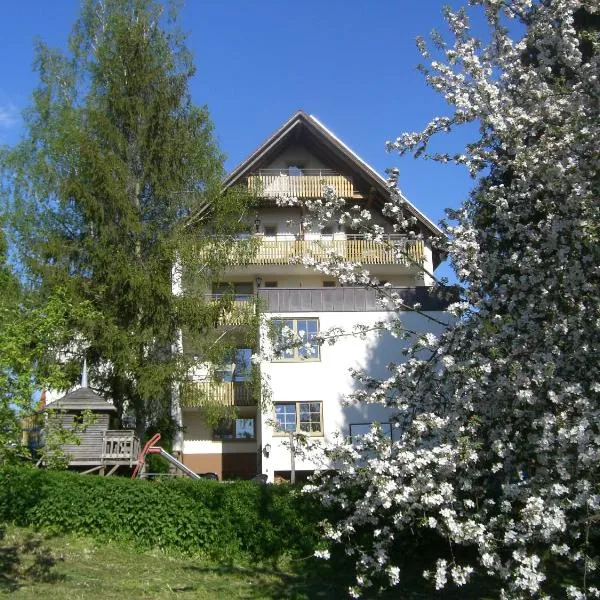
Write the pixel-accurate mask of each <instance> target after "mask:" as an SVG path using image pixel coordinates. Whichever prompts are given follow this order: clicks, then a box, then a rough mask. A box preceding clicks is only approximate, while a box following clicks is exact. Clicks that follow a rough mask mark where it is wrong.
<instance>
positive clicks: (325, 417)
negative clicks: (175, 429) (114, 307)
mask: <svg viewBox="0 0 600 600" xmlns="http://www.w3.org/2000/svg"><path fill="white" fill-rule="evenodd" d="M278 172H279V173H280V174H281V177H282V178H285V177H288V176H292V174H293V176H294V177H296V179H295V181H296V182H298V181H300V180H299V179H298V178H299V177H300V178H302V177H303V176H304V174H305V173H306V174H307V177H308V176H309V175H308V174H309V173H310V174H312V173H315V172H319V173H320V172H327V173H328V174H334V175H333V176H337V177H341V178H344V180H345V182H346V184H348V185H351V186H352V189H351V192H352V195H353V198H352V203H353V204H354V203H363V205H364V206H368V208H369V210H370V211H371V213H372V214H373V215H374V219H375V221H376V222H378V223H379V224H381V225H382V226H383V227H384V229H385V231H386V232H387V233H390V234H391V233H392V232H393V228H392V224H391V223H389V222H388V221H386V219H385V218H384V217H383V216H382V215H381V212H380V209H378V207H380V206H381V205H382V204H383V202H384V201H385V197H386V194H387V193H388V191H387V187H386V182H385V181H384V180H383V179H382V178H381V177H379V176H378V175H377V174H375V173H374V171H373V170H372V169H371V168H370V167H368V165H366V164H365V163H364V162H363V161H361V160H360V159H359V158H358V157H357V156H356V155H355V154H354V153H352V151H350V150H349V149H348V148H347V147H346V146H344V145H343V143H342V142H340V140H338V139H337V138H335V136H333V135H332V134H331V132H329V131H328V130H327V129H325V128H324V127H323V126H322V125H321V124H320V123H318V121H316V120H315V119H313V118H312V117H309V116H308V115H305V114H304V113H297V114H296V115H294V116H293V117H292V118H291V119H290V120H289V121H288V122H286V123H285V124H284V125H283V126H282V127H281V128H280V130H278V132H276V133H275V134H274V135H273V136H271V138H269V139H268V140H267V141H266V142H265V143H264V144H263V145H261V146H260V147H259V148H258V149H257V150H256V151H255V152H254V153H253V154H252V155H251V156H250V157H249V158H248V159H247V160H246V161H245V162H244V163H242V165H240V167H238V168H237V169H236V170H235V171H234V172H233V173H232V174H231V175H230V177H229V178H228V180H227V182H226V185H240V184H241V185H244V184H245V182H246V181H248V184H249V183H250V179H249V177H251V176H252V177H254V178H255V179H256V178H260V177H261V176H262V174H263V173H268V174H269V175H268V177H269V179H268V180H267V181H268V182H269V183H272V182H273V177H275V178H277V177H278V176H279V175H278ZM273 173H274V174H273ZM311 176H313V177H314V175H311ZM348 182H350V183H348ZM275 183H277V181H275ZM309 183H310V182H309ZM295 185H300V187H301V181H300V184H298V183H297V184H295ZM311 185H312V184H311ZM307 189H308V186H307ZM408 207H409V209H410V211H412V214H413V215H414V216H415V217H416V218H417V221H418V223H419V227H420V228H421V232H422V233H423V236H422V239H423V242H422V245H421V246H420V247H419V248H420V249H419V252H420V256H421V260H422V266H423V267H424V268H423V269H421V268H420V267H418V266H416V265H415V264H413V263H410V261H408V262H407V261H404V262H403V261H401V260H395V259H393V258H392V259H385V258H384V259H381V257H379V258H378V259H375V258H373V256H374V254H373V251H372V250H369V251H368V252H367V251H366V250H365V254H364V263H365V266H366V268H368V270H369V272H370V273H371V274H372V275H374V276H375V277H377V278H378V279H379V280H380V281H388V282H389V283H390V284H391V285H392V286H393V287H395V288H403V289H406V290H409V293H415V290H418V293H422V292H424V286H427V285H429V284H430V278H429V275H428V274H427V273H431V272H433V270H434V268H435V267H436V266H437V265H436V262H437V261H439V257H436V254H435V252H434V250H433V249H432V244H431V239H432V238H433V237H436V236H439V235H441V232H440V231H439V229H437V227H435V225H433V224H432V223H431V222H430V221H429V220H428V219H427V218H426V217H425V216H424V215H423V214H422V213H420V212H419V211H418V210H417V209H416V208H415V207H413V206H412V205H411V204H410V203H408ZM249 221H250V223H249V224H250V226H251V228H252V229H253V231H254V233H253V234H252V235H255V236H256V237H257V239H258V240H259V241H260V242H261V243H262V244H263V245H264V246H265V247H266V246H268V248H271V249H273V248H274V249H275V250H274V251H272V252H271V250H269V252H271V254H269V253H265V254H264V255H262V258H261V259H255V261H254V263H253V264H245V265H239V266H233V267H231V268H229V269H228V271H227V273H226V274H225V275H224V276H223V277H222V279H223V281H225V282H226V283H227V284H229V285H231V286H232V289H233V288H234V287H235V285H236V284H237V285H238V287H239V289H246V290H247V289H251V290H252V291H253V293H254V294H256V295H257V296H260V297H261V299H262V300H266V307H265V313H264V318H265V319H264V320H265V322H267V323H268V322H273V320H275V321H278V320H281V321H283V322H284V324H285V323H291V324H293V326H294V327H296V326H298V327H300V325H299V324H298V322H301V323H302V327H306V326H310V327H313V328H317V327H318V330H319V331H320V332H323V331H326V330H329V329H330V328H333V327H341V328H343V329H345V330H351V329H352V327H353V326H354V325H357V324H361V325H367V326H370V325H374V324H375V323H376V322H378V321H381V320H382V319H388V318H390V317H391V315H390V314H389V313H386V312H385V311H384V310H383V309H382V307H381V306H377V305H376V304H375V302H374V294H373V293H372V292H370V293H371V296H368V294H367V295H365V294H366V292H364V290H358V289H357V288H339V287H334V286H337V285H338V282H336V281H334V280H333V278H332V277H328V276H325V275H323V274H320V273H317V272H314V271H310V270H307V269H306V268H305V267H303V266H302V265H300V264H297V263H296V262H295V261H293V260H290V261H286V260H284V259H283V258H282V257H284V256H287V255H286V254H285V252H288V250H289V248H295V247H296V246H295V244H299V246H298V247H301V248H305V247H307V246H306V244H310V243H312V242H313V241H318V240H322V241H324V242H329V241H334V242H336V243H337V242H339V243H340V244H341V246H340V247H342V248H344V247H345V246H344V244H346V243H347V242H346V240H349V239H354V240H356V238H357V236H354V237H353V236H352V235H348V234H347V233H346V232H345V231H343V229H342V228H341V227H339V226H338V224H337V223H336V222H335V221H332V223H331V224H330V225H329V226H328V227H327V229H326V230H323V231H320V232H314V231H303V230H302V228H301V226H300V221H301V210H300V208H297V207H285V208H283V207H277V206H275V204H274V202H273V201H265V203H264V205H263V206H261V207H260V209H259V210H258V211H257V213H256V214H255V215H251V216H250V218H249ZM359 242H360V240H359ZM285 248H287V249H288V250H285V252H284V249H285ZM365 248H367V246H366V245H365ZM359 251H360V250H359ZM369 252H370V254H369ZM389 256H391V255H389ZM370 261H371V262H372V263H373V264H369V262H370ZM249 286H250V288H249ZM332 286H333V289H332ZM410 290H412V291H410ZM244 293H246V294H247V293H248V292H244ZM438 304H439V303H438ZM430 308H432V310H434V312H432V313H431V316H433V317H435V319H436V320H437V321H441V322H445V321H446V316H445V313H443V312H442V311H441V310H439V309H440V308H442V307H441V306H438V305H436V303H435V302H434V303H432V304H431V307H430ZM404 322H405V324H406V326H407V328H409V329H412V330H415V331H423V332H425V331H431V332H434V333H438V332H439V331H440V329H441V328H442V326H440V325H437V324H435V323H434V321H431V320H429V319H427V318H426V317H424V316H422V315H418V314H416V313H413V312H407V313H406V314H405V315H404ZM260 337H261V340H262V341H261V344H262V345H263V347H262V348H254V349H252V351H253V352H260V353H262V352H264V351H266V353H267V354H268V353H269V350H270V348H269V346H270V341H269V336H266V335H262V336H260ZM402 344H403V342H401V341H399V340H398V339H396V338H392V337H391V336H390V335H389V334H378V333H375V332H372V333H370V334H368V335H367V338H366V339H360V338H358V337H349V336H348V337H343V338H341V339H340V340H339V341H338V342H337V343H336V344H334V345H327V344H326V345H324V346H322V347H321V348H320V350H319V353H318V357H309V358H308V359H304V358H302V357H301V356H299V355H298V351H295V354H294V352H292V354H293V356H288V358H287V359H286V358H284V359H274V360H268V361H266V362H263V363H262V366H261V369H262V372H261V375H262V377H263V379H264V380H265V381H267V382H268V390H267V389H266V388H265V389H264V390H263V398H262V402H256V404H254V405H247V404H245V405H243V404H240V405H237V400H236V399H234V400H233V402H235V404H236V408H237V420H236V421H235V423H234V424H233V425H232V428H231V430H228V431H227V432H226V436H227V435H228V436H229V437H228V438H227V437H226V438H225V439H224V438H223V432H217V431H215V430H214V429H213V428H211V427H209V426H208V425H207V423H206V421H205V420H204V418H203V414H202V408H201V407H198V408H184V409H183V423H184V426H185V431H184V437H183V460H184V462H185V463H186V464H187V465H188V466H189V467H190V468H192V469H193V470H195V471H196V472H207V471H214V472H217V473H218V474H219V475H220V476H224V477H227V476H239V477H249V476H252V475H255V474H264V475H267V477H268V480H269V481H274V480H277V479H278V477H281V478H283V479H287V478H289V474H290V470H291V462H292V461H291V456H290V449H289V437H290V436H289V433H288V432H289V431H297V432H298V433H303V431H304V432H305V431H306V429H307V428H308V429H312V430H313V431H312V433H311V435H310V437H311V438H312V439H314V440H321V441H323V442H327V441H328V440H329V439H331V438H332V437H333V436H334V435H335V434H336V433H339V434H341V435H344V436H348V435H350V433H351V427H354V428H355V431H357V432H358V431H360V430H364V428H365V427H367V424H370V423H373V422H378V423H389V414H388V412H387V411H386V409H385V408H383V407H381V406H375V405H371V406H345V405H344V404H343V399H344V398H345V397H346V396H347V395H348V394H350V393H352V392H353V391H355V390H356V385H357V384H356V382H355V380H354V379H353V378H352V377H351V375H350V369H359V370H365V371H367V372H368V373H369V374H371V375H373V376H375V377H385V375H386V366H387V365H388V364H389V363H390V362H401V361H402V360H403V356H402V354H401V350H402ZM197 380H199V379H197ZM231 385H234V384H233V383H231ZM231 398H233V396H231ZM307 419H308V422H309V423H308V424H307V422H305V421H306V420H307ZM252 420H254V421H252ZM250 432H251V433H252V435H250V434H249V433H250ZM318 466H320V465H317V464H315V463H314V462H313V461H312V460H311V459H309V458H300V457H296V458H295V470H296V472H297V473H303V472H310V471H312V470H314V469H315V468H317V467H318Z"/></svg>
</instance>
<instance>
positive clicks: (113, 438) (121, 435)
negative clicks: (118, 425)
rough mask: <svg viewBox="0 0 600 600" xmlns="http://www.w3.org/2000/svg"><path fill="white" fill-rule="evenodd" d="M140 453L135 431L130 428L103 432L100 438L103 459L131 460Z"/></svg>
mask: <svg viewBox="0 0 600 600" xmlns="http://www.w3.org/2000/svg"><path fill="white" fill-rule="evenodd" d="M139 453H140V440H139V438H138V436H137V435H136V434H135V431H132V430H130V429H115V430H110V429H109V430H107V431H105V432H104V436H103V439H102V455H101V459H102V460H103V461H124V462H127V461H129V462H131V463H132V464H133V462H134V461H135V460H136V459H137V457H138V454H139Z"/></svg>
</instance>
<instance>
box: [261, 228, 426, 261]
mask: <svg viewBox="0 0 600 600" xmlns="http://www.w3.org/2000/svg"><path fill="white" fill-rule="evenodd" d="M332 253H333V254H335V255H336V256H340V257H341V258H342V259H343V260H345V261H350V262H360V263H363V264H366V265H406V266H410V265H411V264H414V263H418V264H421V263H422V262H423V260H424V246H423V240H413V239H408V238H406V237H404V236H388V237H387V238H386V239H385V240H384V241H382V242H376V241H373V240H368V239H365V238H364V237H362V236H358V235H352V236H351V235H347V236H346V239H318V240H289V239H287V240H265V239H261V240H260V241H259V243H258V248H257V251H256V254H255V255H254V258H251V259H250V262H251V264H257V265H288V264H292V263H294V262H297V261H298V260H300V259H302V257H304V256H307V257H311V258H314V259H315V260H324V259H326V258H327V257H328V255H330V254H332Z"/></svg>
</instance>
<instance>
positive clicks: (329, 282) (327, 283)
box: [323, 281, 335, 287]
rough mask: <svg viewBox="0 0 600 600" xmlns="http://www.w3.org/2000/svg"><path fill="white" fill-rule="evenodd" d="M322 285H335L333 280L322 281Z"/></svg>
mask: <svg viewBox="0 0 600 600" xmlns="http://www.w3.org/2000/svg"><path fill="white" fill-rule="evenodd" d="M323 287H335V281H324V282H323Z"/></svg>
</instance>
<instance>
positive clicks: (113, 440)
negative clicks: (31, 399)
mask: <svg viewBox="0 0 600 600" xmlns="http://www.w3.org/2000/svg"><path fill="white" fill-rule="evenodd" d="M84 411H89V412H90V413H92V415H93V421H92V423H90V424H89V425H88V426H87V427H85V430H84V431H80V432H78V433H77V434H76V435H77V438H78V439H79V443H78V444H74V443H71V444H63V445H62V446H61V451H62V452H64V453H65V455H66V456H67V457H68V459H69V463H68V466H69V468H73V469H76V470H78V471H80V472H81V473H82V474H83V473H94V472H98V473H99V474H100V475H112V474H113V473H114V472H115V471H116V470H117V469H118V468H119V467H126V468H133V466H134V465H135V464H136V463H135V461H136V457H137V456H138V455H139V451H140V441H139V438H138V436H137V435H136V434H135V431H132V430H129V429H110V424H111V421H112V420H114V415H115V414H116V412H117V409H116V408H115V406H114V405H113V404H110V403H109V402H107V401H106V400H105V399H104V398H102V397H101V396H99V395H98V394H96V393H95V392H94V391H92V390H91V389H90V388H88V387H87V386H82V387H79V388H77V389H76V390H74V391H72V392H69V393H68V394H66V395H65V396H63V397H62V398H59V399H58V400H56V401H54V402H52V403H50V404H49V405H48V406H46V405H45V401H44V399H42V400H41V405H40V407H39V409H38V411H37V412H35V413H34V414H32V415H29V416H26V417H24V418H23V420H22V443H23V445H25V446H27V447H28V448H29V449H30V450H32V451H33V452H34V454H35V453H37V452H39V450H40V449H41V448H42V447H43V446H44V442H45V440H44V437H45V431H46V430H47V428H48V427H49V426H50V427H51V426H56V427H59V428H62V429H64V430H72V429H74V428H76V425H78V424H79V423H80V422H81V419H82V414H83V412H84ZM40 463H41V460H40Z"/></svg>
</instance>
